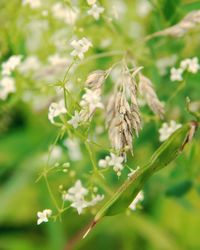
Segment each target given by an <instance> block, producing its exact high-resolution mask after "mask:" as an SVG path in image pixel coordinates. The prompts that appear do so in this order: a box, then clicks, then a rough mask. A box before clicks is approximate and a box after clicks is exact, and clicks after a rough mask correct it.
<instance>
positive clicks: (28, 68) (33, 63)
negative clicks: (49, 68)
mask: <svg viewBox="0 0 200 250" xmlns="http://www.w3.org/2000/svg"><path fill="white" fill-rule="evenodd" d="M40 67H41V63H40V61H39V59H38V58H37V57H36V56H29V57H27V58H26V59H25V60H24V61H23V62H22V63H21V64H20V66H19V71H20V73H22V74H29V73H30V72H33V71H37V70H38V69H39V68H40Z"/></svg>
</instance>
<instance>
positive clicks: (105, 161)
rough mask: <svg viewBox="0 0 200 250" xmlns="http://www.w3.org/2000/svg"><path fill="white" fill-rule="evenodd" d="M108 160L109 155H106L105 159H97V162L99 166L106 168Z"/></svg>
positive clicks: (109, 158)
mask: <svg viewBox="0 0 200 250" xmlns="http://www.w3.org/2000/svg"><path fill="white" fill-rule="evenodd" d="M110 160H111V157H110V156H106V158H105V159H101V160H99V162H98V165H99V167H100V168H106V167H108V166H109V163H110Z"/></svg>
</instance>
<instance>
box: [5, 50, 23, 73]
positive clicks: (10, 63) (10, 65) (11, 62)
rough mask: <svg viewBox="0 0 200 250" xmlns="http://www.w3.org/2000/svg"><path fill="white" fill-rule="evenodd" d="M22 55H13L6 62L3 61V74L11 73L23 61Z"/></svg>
mask: <svg viewBox="0 0 200 250" xmlns="http://www.w3.org/2000/svg"><path fill="white" fill-rule="evenodd" d="M21 59H22V56H21V55H14V56H11V57H10V58H9V59H8V60H7V61H6V62H4V63H2V75H8V76H9V75H10V74H11V73H12V72H13V71H14V70H15V69H16V68H17V66H19V64H20V62H21Z"/></svg>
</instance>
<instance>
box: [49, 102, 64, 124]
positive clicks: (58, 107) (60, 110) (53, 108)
mask: <svg viewBox="0 0 200 250" xmlns="http://www.w3.org/2000/svg"><path fill="white" fill-rule="evenodd" d="M65 113H67V110H66V108H65V103H64V101H63V100H61V101H59V102H52V103H51V104H50V106H49V113H48V119H49V121H50V122H51V123H55V121H54V118H55V117H57V116H59V115H61V114H65Z"/></svg>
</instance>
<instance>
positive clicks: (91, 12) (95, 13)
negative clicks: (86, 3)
mask: <svg viewBox="0 0 200 250" xmlns="http://www.w3.org/2000/svg"><path fill="white" fill-rule="evenodd" d="M103 12H104V8H103V7H101V6H98V5H97V4H95V3H94V4H92V7H91V9H89V10H88V12H87V13H88V15H91V16H93V17H94V19H95V20H99V18H100V14H102V13H103Z"/></svg>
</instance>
